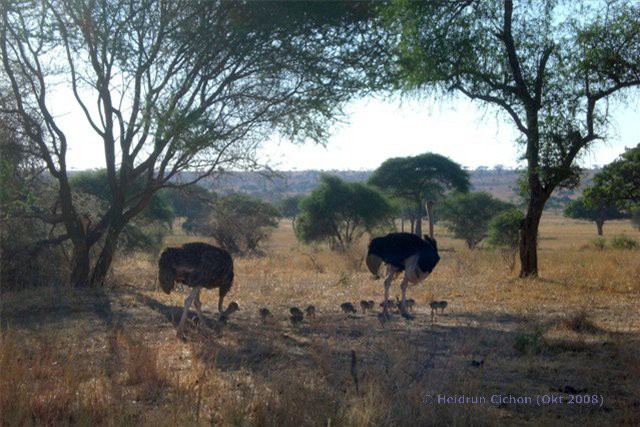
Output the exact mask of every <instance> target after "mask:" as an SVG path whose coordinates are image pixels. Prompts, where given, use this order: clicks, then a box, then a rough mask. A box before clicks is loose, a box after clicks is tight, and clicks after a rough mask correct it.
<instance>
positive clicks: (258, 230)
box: [183, 194, 281, 255]
mask: <svg viewBox="0 0 640 427" xmlns="http://www.w3.org/2000/svg"><path fill="white" fill-rule="evenodd" d="M280 217H281V214H280V211H279V210H278V208H277V207H276V206H274V205H272V204H271V203H269V202H265V201H263V200H260V199H258V198H255V197H252V196H248V195H245V194H230V195H228V196H224V197H221V198H219V199H218V200H216V201H215V202H213V203H212V204H211V209H208V210H206V211H202V212H200V215H198V216H194V217H191V218H189V219H188V220H187V221H186V222H185V223H184V224H183V228H184V229H185V230H186V231H187V232H189V233H191V234H198V235H203V236H210V237H213V238H214V239H216V241H217V242H218V244H219V245H220V246H221V247H222V248H224V249H226V250H227V251H229V253H231V254H241V255H245V254H259V253H261V250H260V246H261V245H262V244H263V243H264V242H265V241H266V240H268V239H269V236H270V235H271V233H272V231H273V230H275V229H276V228H277V227H278V220H279V219H280Z"/></svg>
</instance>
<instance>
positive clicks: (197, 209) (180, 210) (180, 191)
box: [160, 184, 216, 218]
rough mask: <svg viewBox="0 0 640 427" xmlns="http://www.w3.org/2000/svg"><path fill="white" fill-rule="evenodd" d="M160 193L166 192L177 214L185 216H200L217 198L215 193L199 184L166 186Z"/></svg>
mask: <svg viewBox="0 0 640 427" xmlns="http://www.w3.org/2000/svg"><path fill="white" fill-rule="evenodd" d="M160 193H164V195H165V197H166V198H167V199H168V200H169V202H170V206H171V208H172V209H173V213H174V214H175V216H179V217H183V218H193V217H196V216H199V215H200V214H201V213H202V211H203V210H206V209H207V208H208V206H209V204H210V203H212V202H213V201H214V200H215V199H216V195H215V194H214V193H211V192H209V191H208V190H207V189H206V188H204V187H201V186H200V185H198V184H193V185H190V186H188V187H185V188H165V189H162V190H160Z"/></svg>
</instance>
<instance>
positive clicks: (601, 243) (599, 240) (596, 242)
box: [590, 237, 607, 250]
mask: <svg viewBox="0 0 640 427" xmlns="http://www.w3.org/2000/svg"><path fill="white" fill-rule="evenodd" d="M590 243H591V245H593V247H595V248H596V249H599V250H603V249H604V248H606V247H607V239H605V238H604V237H596V238H595V239H592V240H591V241H590Z"/></svg>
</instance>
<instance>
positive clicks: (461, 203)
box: [438, 192, 515, 249]
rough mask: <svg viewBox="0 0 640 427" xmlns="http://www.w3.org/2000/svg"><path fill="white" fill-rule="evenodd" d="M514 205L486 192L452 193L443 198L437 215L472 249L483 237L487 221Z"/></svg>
mask: <svg viewBox="0 0 640 427" xmlns="http://www.w3.org/2000/svg"><path fill="white" fill-rule="evenodd" d="M513 207H515V206H513V205H511V204H509V203H506V202H503V201H501V200H498V199H496V198H495V197H493V196H491V195H490V194H488V193H484V192H472V193H466V194H464V193H454V194H451V195H450V196H449V197H447V198H445V199H444V200H443V202H442V203H441V205H440V207H439V209H438V216H439V218H440V219H442V220H443V221H444V223H445V226H446V227H447V228H448V229H449V230H451V232H452V233H453V236H454V237H455V238H457V239H463V240H464V241H465V242H466V243H467V246H468V247H469V249H474V248H475V247H476V246H477V245H478V243H480V242H481V241H482V240H483V239H484V238H485V237H487V230H488V228H489V221H490V220H491V219H492V218H493V217H494V216H495V215H497V214H498V213H500V212H502V211H504V210H506V209H509V208H513Z"/></svg>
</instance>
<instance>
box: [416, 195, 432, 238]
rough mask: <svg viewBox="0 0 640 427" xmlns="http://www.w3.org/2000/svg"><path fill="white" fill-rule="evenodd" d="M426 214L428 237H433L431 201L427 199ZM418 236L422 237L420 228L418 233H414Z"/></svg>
mask: <svg viewBox="0 0 640 427" xmlns="http://www.w3.org/2000/svg"><path fill="white" fill-rule="evenodd" d="M427 215H428V216H429V237H431V238H432V239H433V201H432V200H429V201H428V202H427ZM416 234H417V235H418V236H420V237H422V230H421V232H420V233H416Z"/></svg>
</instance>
